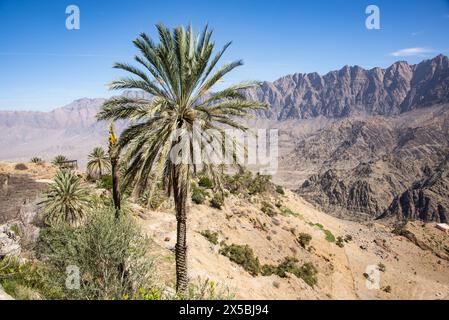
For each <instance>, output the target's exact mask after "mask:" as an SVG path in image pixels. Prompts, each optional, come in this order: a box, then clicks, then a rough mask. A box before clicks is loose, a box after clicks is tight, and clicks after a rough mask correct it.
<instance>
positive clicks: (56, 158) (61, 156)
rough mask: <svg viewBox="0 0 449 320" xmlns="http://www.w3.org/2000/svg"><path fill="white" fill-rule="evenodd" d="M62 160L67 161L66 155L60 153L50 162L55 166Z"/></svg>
mask: <svg viewBox="0 0 449 320" xmlns="http://www.w3.org/2000/svg"><path fill="white" fill-rule="evenodd" d="M64 161H67V157H66V156H63V155H62V154H60V155H57V156H56V157H55V158H54V159H53V161H52V162H51V163H52V164H54V165H55V166H60V165H61V163H62V162H64Z"/></svg>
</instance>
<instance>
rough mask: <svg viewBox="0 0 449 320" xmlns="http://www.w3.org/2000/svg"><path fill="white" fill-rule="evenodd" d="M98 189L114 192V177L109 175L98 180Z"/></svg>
mask: <svg viewBox="0 0 449 320" xmlns="http://www.w3.org/2000/svg"><path fill="white" fill-rule="evenodd" d="M97 188H101V189H106V190H112V176H111V175H110V174H107V175H104V176H102V177H101V178H100V179H98V180H97Z"/></svg>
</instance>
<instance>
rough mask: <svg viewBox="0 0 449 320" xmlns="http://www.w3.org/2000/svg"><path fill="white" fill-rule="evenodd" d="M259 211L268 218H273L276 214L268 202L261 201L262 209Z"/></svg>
mask: <svg viewBox="0 0 449 320" xmlns="http://www.w3.org/2000/svg"><path fill="white" fill-rule="evenodd" d="M260 210H262V212H263V213H265V214H266V215H268V216H269V217H273V216H275V215H276V214H277V212H276V209H275V208H274V206H273V205H272V204H271V203H270V202H268V201H262V207H261V208H260Z"/></svg>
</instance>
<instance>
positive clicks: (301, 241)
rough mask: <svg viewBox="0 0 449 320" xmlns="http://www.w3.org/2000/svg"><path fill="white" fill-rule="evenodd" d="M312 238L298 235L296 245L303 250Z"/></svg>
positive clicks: (307, 235)
mask: <svg viewBox="0 0 449 320" xmlns="http://www.w3.org/2000/svg"><path fill="white" fill-rule="evenodd" d="M311 240H312V236H311V235H310V234H308V233H300V234H299V236H298V243H299V245H300V246H301V247H303V248H304V249H305V248H306V247H307V246H308V245H309V244H310V241H311Z"/></svg>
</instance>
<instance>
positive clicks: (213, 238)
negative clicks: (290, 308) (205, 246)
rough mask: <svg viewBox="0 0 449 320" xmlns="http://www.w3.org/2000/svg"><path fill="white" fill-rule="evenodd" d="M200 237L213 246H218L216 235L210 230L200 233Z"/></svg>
mask: <svg viewBox="0 0 449 320" xmlns="http://www.w3.org/2000/svg"><path fill="white" fill-rule="evenodd" d="M201 235H202V236H203V237H204V238H206V239H207V240H209V242H211V243H213V244H215V245H216V244H218V233H217V232H214V231H210V230H204V231H201Z"/></svg>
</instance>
